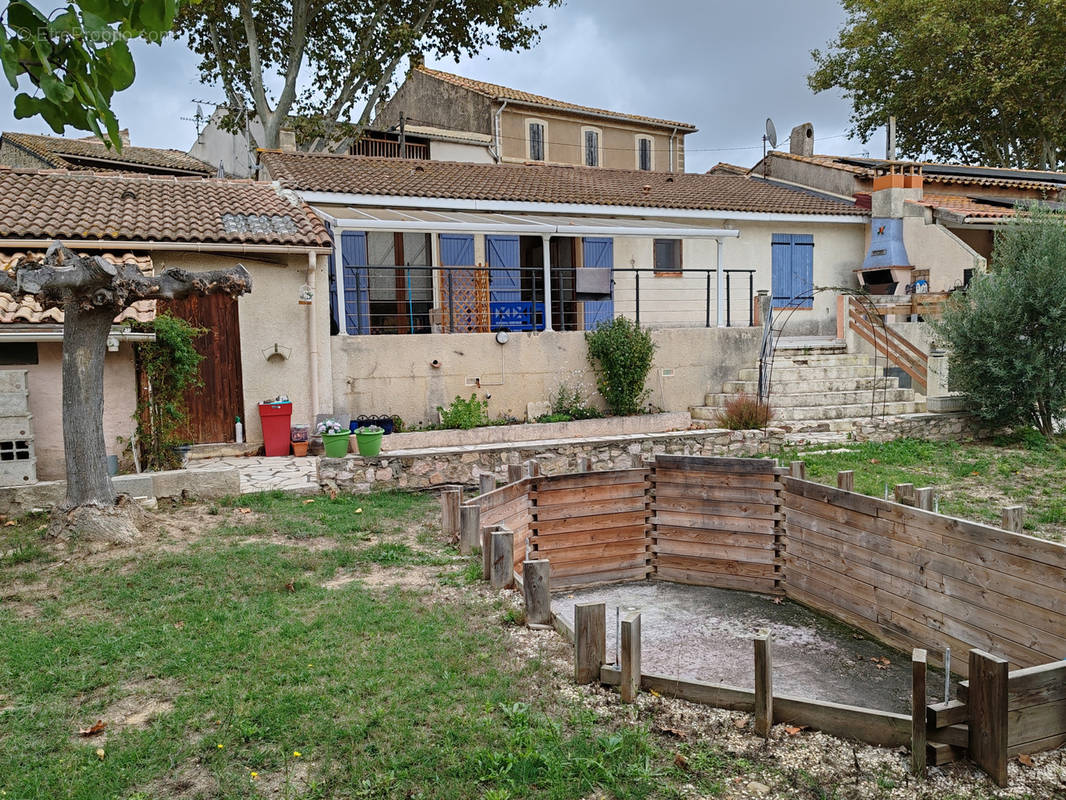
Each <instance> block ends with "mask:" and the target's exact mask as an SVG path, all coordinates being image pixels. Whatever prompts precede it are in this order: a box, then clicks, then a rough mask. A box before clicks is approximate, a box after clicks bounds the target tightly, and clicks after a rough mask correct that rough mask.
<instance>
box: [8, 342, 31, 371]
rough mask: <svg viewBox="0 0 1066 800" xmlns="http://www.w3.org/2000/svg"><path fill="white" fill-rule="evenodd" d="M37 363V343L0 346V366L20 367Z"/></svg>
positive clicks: (14, 343) (16, 343) (15, 343)
mask: <svg viewBox="0 0 1066 800" xmlns="http://www.w3.org/2000/svg"><path fill="white" fill-rule="evenodd" d="M36 363H37V342H4V343H3V344H0V365H2V366H5V367H21V366H28V365H30V364H36Z"/></svg>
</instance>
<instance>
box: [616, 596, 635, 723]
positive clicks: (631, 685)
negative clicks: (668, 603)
mask: <svg viewBox="0 0 1066 800" xmlns="http://www.w3.org/2000/svg"><path fill="white" fill-rule="evenodd" d="M621 654H622V658H621V660H622V683H621V685H620V687H619V688H620V690H621V693H622V702H623V703H633V702H636V699H637V693H638V692H640V612H639V611H627V612H626V613H625V615H624V616H623V617H622V647H621Z"/></svg>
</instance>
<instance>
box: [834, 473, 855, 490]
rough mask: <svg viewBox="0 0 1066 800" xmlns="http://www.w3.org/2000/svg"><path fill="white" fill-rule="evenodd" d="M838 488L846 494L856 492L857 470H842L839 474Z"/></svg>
mask: <svg viewBox="0 0 1066 800" xmlns="http://www.w3.org/2000/svg"><path fill="white" fill-rule="evenodd" d="M837 488H838V489H843V490H844V491H845V492H854V491H855V470H853V469H842V470H840V472H838V473H837Z"/></svg>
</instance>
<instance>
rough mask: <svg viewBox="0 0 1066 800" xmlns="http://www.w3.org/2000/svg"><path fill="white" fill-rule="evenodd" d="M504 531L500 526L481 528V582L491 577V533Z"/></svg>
mask: <svg viewBox="0 0 1066 800" xmlns="http://www.w3.org/2000/svg"><path fill="white" fill-rule="evenodd" d="M494 530H506V528H504V527H503V526H502V525H497V526H495V527H493V526H488V527H482V528H481V580H483V581H487V580H488V579H489V577H490V576H491V575H492V532H493V531H494Z"/></svg>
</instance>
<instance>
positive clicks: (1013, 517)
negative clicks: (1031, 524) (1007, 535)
mask: <svg viewBox="0 0 1066 800" xmlns="http://www.w3.org/2000/svg"><path fill="white" fill-rule="evenodd" d="M1002 518H1003V528H1004V530H1008V531H1014V532H1015V533H1021V532H1022V529H1023V528H1024V527H1025V506H1003V511H1002Z"/></svg>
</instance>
